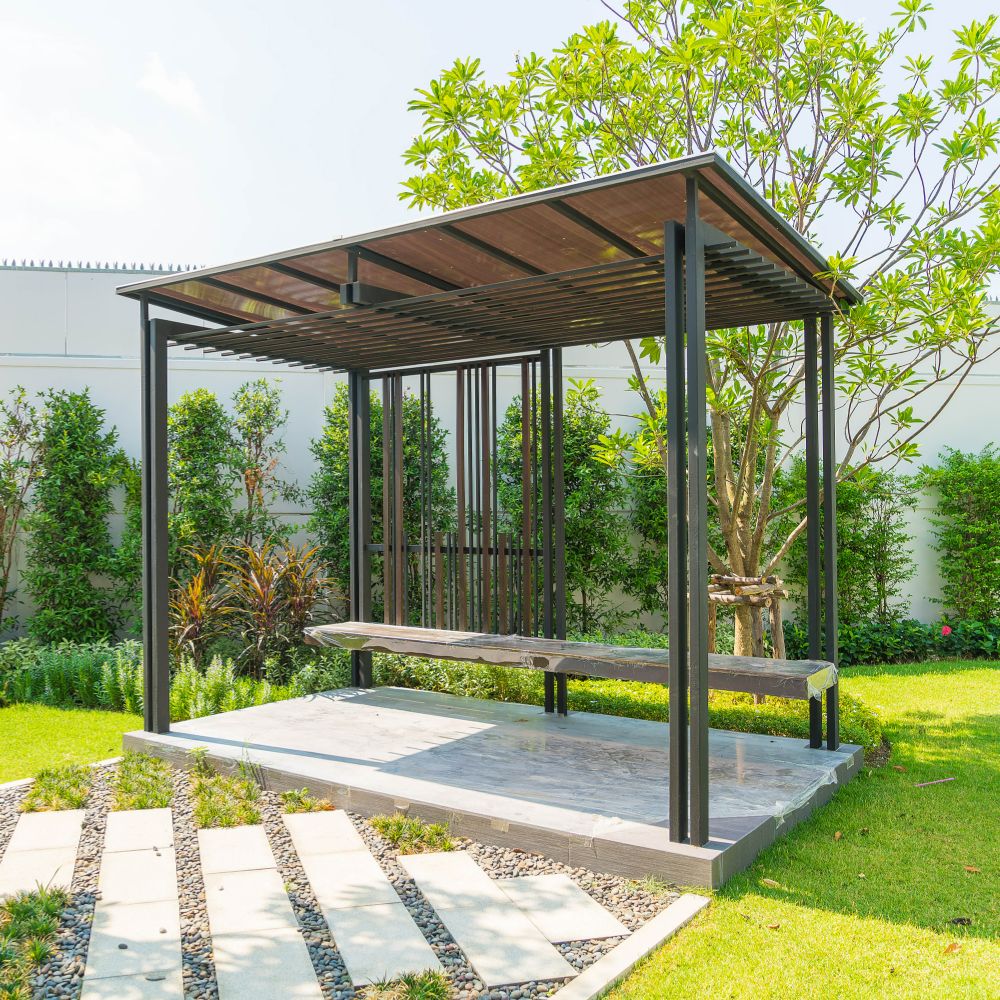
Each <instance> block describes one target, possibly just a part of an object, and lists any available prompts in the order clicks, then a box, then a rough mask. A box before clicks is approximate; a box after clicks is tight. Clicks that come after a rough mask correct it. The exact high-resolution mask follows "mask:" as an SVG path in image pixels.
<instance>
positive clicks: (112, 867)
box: [97, 847, 177, 904]
mask: <svg viewBox="0 0 1000 1000" xmlns="http://www.w3.org/2000/svg"><path fill="white" fill-rule="evenodd" d="M97 889H98V892H100V894H101V902H102V903H104V904H110V903H154V902H157V901H158V900H165V899H176V898H177V869H176V867H175V864H174V849H173V848H172V847H165V848H163V849H162V850H145V851H116V852H114V853H112V854H105V855H104V856H103V857H102V859H101V874H100V876H99V877H98V880H97Z"/></svg>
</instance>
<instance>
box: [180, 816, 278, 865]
mask: <svg viewBox="0 0 1000 1000" xmlns="http://www.w3.org/2000/svg"><path fill="white" fill-rule="evenodd" d="M198 849H199V851H200V852H201V870H202V872H204V874H206V875H211V874H216V873H218V872H247V871H253V870H255V869H257V868H273V867H274V855H273V854H272V853H271V845H270V844H269V843H268V842H267V834H266V833H265V832H264V827H262V826H233V827H224V828H221V829H217V830H199V831H198Z"/></svg>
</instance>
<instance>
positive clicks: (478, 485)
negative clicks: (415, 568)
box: [469, 366, 483, 631]
mask: <svg viewBox="0 0 1000 1000" xmlns="http://www.w3.org/2000/svg"><path fill="white" fill-rule="evenodd" d="M479 371H480V368H479V366H476V367H473V368H471V369H470V370H469V380H470V381H469V407H470V411H469V425H470V426H471V427H472V428H473V436H472V440H471V441H470V442H469V444H470V453H469V476H470V477H471V485H470V492H471V494H472V497H473V507H474V510H475V514H474V516H473V521H472V526H473V532H474V533H473V539H474V541H473V544H472V546H470V548H471V551H470V553H469V563H470V565H471V566H472V579H473V581H474V584H473V596H472V606H473V608H474V609H475V616H476V627H477V628H478V629H479V630H480V631H482V628H483V560H482V555H483V495H482V494H483V480H482V455H483V450H482V440H483V435H482V427H481V425H480V416H481V413H480V408H479Z"/></svg>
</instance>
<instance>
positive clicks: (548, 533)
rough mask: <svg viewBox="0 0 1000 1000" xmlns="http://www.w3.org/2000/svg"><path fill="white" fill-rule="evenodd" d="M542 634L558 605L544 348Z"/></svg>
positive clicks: (552, 692) (550, 682)
mask: <svg viewBox="0 0 1000 1000" xmlns="http://www.w3.org/2000/svg"><path fill="white" fill-rule="evenodd" d="M541 380H542V387H541V395H542V402H541V406H542V462H541V466H542V468H541V474H542V635H544V636H545V638H546V639H551V638H552V637H553V623H554V620H555V608H554V607H553V606H552V412H551V411H552V354H551V352H550V351H547V350H546V351H542V357H541ZM544 683H545V711H546V712H554V711H555V709H556V678H555V674H550V673H546V674H545V676H544Z"/></svg>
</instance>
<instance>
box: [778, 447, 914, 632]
mask: <svg viewBox="0 0 1000 1000" xmlns="http://www.w3.org/2000/svg"><path fill="white" fill-rule="evenodd" d="M805 493H806V462H805V458H804V457H803V456H797V457H796V458H795V459H794V460H793V462H792V463H791V466H790V468H789V469H788V471H787V472H783V473H781V474H780V475H779V476H777V477H776V482H775V492H774V501H773V505H774V509H775V510H776V511H780V510H782V509H785V508H792V509H790V510H787V512H786V513H785V514H784V515H783V516H780V517H777V518H776V519H775V520H774V522H773V523H772V527H771V532H772V537H773V539H774V540H775V542H776V543H780V540H781V539H784V538H786V537H787V536H788V535H789V533H790V532H791V531H792V530H793V529H794V527H795V526H796V525H797V524H798V523H799V521H800V520H801V519H802V516H803V514H804V512H805V509H804V505H803V503H802V501H803V499H804V497H805ZM915 504H916V499H915V492H914V490H913V487H912V484H910V483H909V482H908V481H907V480H906V479H904V478H903V477H901V476H897V475H894V474H892V473H889V472H872V471H866V472H865V473H864V474H859V476H858V478H857V479H848V480H845V481H844V482H841V483H838V484H837V592H838V601H839V608H840V617H841V619H842V620H844V621H854V622H862V621H879V622H890V621H896V620H898V619H899V618H901V617H902V615H903V613H904V610H905V609H904V607H903V605H902V599H903V589H904V587H905V585H906V583H907V581H908V580H909V579H910V577H911V576H913V570H914V566H915V564H914V562H913V555H912V552H911V550H910V546H911V543H912V538H911V536H910V533H909V530H908V529H907V527H906V512H907V511H910V510H913V508H914V506H915ZM796 505H797V506H796ZM820 522H821V526H822V523H823V511H822V509H821V511H820ZM782 575H783V577H784V579H785V582H786V583H787V584H788V585H789V589H790V590H791V592H792V596H793V597H794V598H795V600H796V602H797V605H798V610H799V612H800V613H801V614H804V613H805V595H806V585H807V584H806V581H807V578H808V550H807V544H806V533H805V532H804V531H803V532H802V533H801V534H800V535H799V536H798V538H797V539H796V540H795V542H794V543H793V544H792V547H791V548H790V549H789V551H788V554H787V555H786V557H785V560H784V564H783V568H782Z"/></svg>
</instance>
